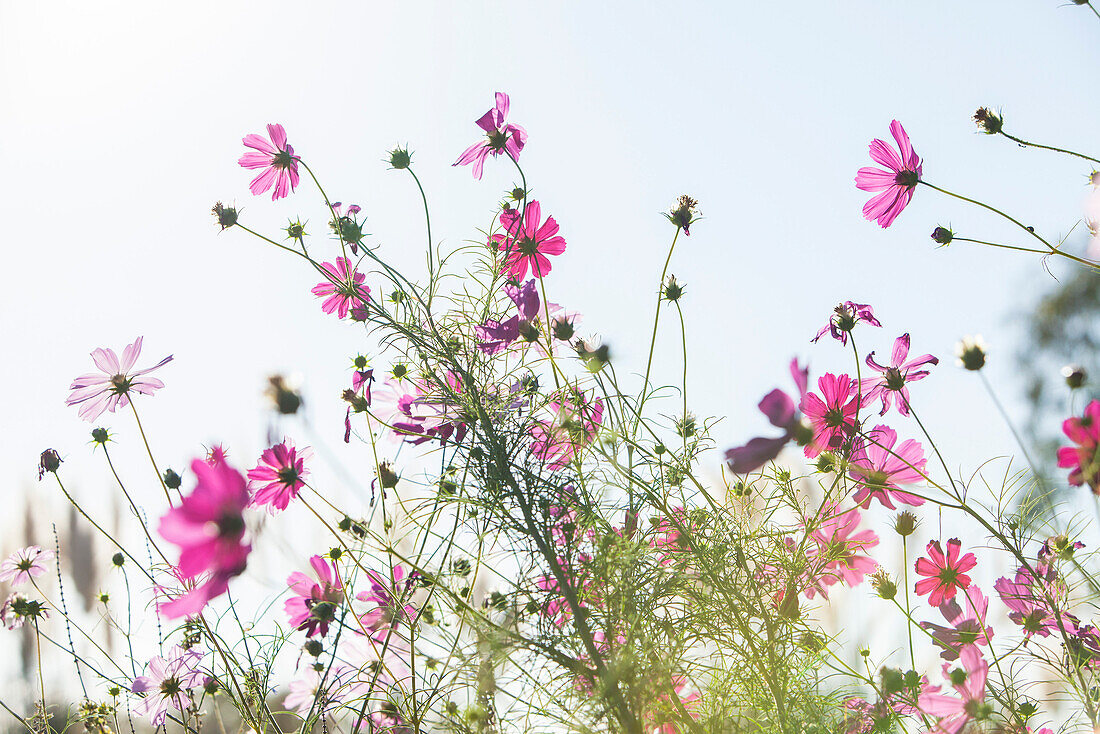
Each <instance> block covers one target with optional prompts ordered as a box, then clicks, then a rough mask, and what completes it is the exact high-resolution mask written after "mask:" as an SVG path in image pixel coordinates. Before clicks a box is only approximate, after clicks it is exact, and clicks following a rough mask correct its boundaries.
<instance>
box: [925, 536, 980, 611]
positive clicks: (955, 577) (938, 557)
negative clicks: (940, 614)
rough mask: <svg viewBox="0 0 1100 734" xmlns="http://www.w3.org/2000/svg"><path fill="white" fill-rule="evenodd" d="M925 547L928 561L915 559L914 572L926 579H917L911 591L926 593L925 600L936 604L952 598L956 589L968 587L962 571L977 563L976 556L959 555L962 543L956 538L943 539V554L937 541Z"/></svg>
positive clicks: (967, 578)
mask: <svg viewBox="0 0 1100 734" xmlns="http://www.w3.org/2000/svg"><path fill="white" fill-rule="evenodd" d="M926 550H927V552H928V555H929V556H930V557H931V560H929V559H928V558H918V559H917V562H916V564H915V567H916V570H917V574H918V575H920V576H925V577H926V578H923V579H921V580H920V581H918V582H917V583H916V585H915V587H914V590H915V591H916V592H917V594H918V595H920V596H924V595H925V594H928V595H929V596H928V603H929V604H931V605H932V606H934V607H938V606H939V605H941V604H943V603H944V602H945V601H947V600H948V599H954V598H955V592H956V591H958V590H959V589H966V588H969V587H970V577H969V576H967V575H966V572H967V571H969V570H970V569H972V568H974V567H975V566H977V565H978V559H977V558H975V557H974V554H973V553H967V554H966V555H965V556H962V557H960V556H959V554H960V553H961V552H962V542H961V541H960V540H959V539H958V538H951V539H950V540H948V541H947V554H946V555H944V552H943V548H942V547H941V546H940V541H938V540H933V541H931V542H929V543H928V547H927V548H926Z"/></svg>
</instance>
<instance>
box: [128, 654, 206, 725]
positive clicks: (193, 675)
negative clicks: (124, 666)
mask: <svg viewBox="0 0 1100 734" xmlns="http://www.w3.org/2000/svg"><path fill="white" fill-rule="evenodd" d="M202 657H203V656H202V653H201V652H198V651H197V650H184V649H183V648H182V647H180V646H179V645H175V646H173V647H172V648H171V649H170V650H168V653H167V655H166V657H161V656H160V655H157V656H155V657H153V658H152V659H151V660H149V674H148V675H141V676H138V677H137V678H134V682H133V685H132V687H131V689H130V690H132V691H133V692H134V693H144V694H145V698H143V699H142V700H141V702H140V703H138V704H137V705H136V706H134V708H133V712H134V713H135V714H137V715H138V716H148V717H149V722H150V723H151V724H152V725H153V726H160V725H162V724H163V723H164V720H165V719H166V718H167V716H168V709H169V708H173V709H175V710H176V711H183V710H185V709H188V708H190V707H191V706H192V701H191V697H190V695H189V691H190V690H191V689H192V688H197V687H198V686H201V685H202V684H203V683H204V681H205V679H206V675H205V674H204V673H203V672H202V671H201V670H199V663H201V662H202Z"/></svg>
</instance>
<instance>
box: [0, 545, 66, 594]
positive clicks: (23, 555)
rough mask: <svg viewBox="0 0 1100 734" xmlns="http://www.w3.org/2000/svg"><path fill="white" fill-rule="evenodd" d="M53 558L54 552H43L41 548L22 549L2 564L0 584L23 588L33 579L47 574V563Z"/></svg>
mask: <svg viewBox="0 0 1100 734" xmlns="http://www.w3.org/2000/svg"><path fill="white" fill-rule="evenodd" d="M53 558H54V552H53V551H51V550H42V547H41V546H37V545H28V546H27V547H26V548H20V549H19V550H17V551H15V552H14V553H12V554H11V555H10V556H8V557H7V558H5V559H4V560H3V561H2V562H0V582H4V581H6V582H8V583H10V584H11V585H12V586H22V585H23V584H25V583H27V582H29V581H30V580H31V578H32V577H34V578H38V577H39V576H41V575H42V574H44V573H46V570H47V568H46V563H47V562H48V561H52V560H53Z"/></svg>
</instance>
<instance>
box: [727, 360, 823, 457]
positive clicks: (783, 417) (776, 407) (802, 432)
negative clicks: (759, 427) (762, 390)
mask: <svg viewBox="0 0 1100 734" xmlns="http://www.w3.org/2000/svg"><path fill="white" fill-rule="evenodd" d="M790 370H791V377H792V378H794V384H795V386H796V387H797V388H798V399H799V402H801V401H802V399H803V398H804V397H806V387H807V382H808V380H809V376H810V370H809V368H808V367H799V366H798V359H792V360H791V365H790ZM757 408H759V409H760V412H761V413H763V414H764V415H765V416H767V418H768V421H769V422H770V423H771V424H772V425H773V426H775V427H776V428H782V429H783V435H782V436H780V437H778V438H767V437H764V436H757V437H756V438H754V439H751V440H750V441H749V442H748V443H747V444H745V445H744V446H735V447H734V448H732V449H729V450H728V451H726V465H727V466H729V469H730V471H731V472H733V473H734V474H751V473H752V472H754V471H756V470H757V469H759V468H760V467H762V466H764V464H767V463H768V462H769V461H772V460H773V459H775V457H777V456H779V452H780V451H782V450H783V447H784V446H786V445H787V444H788V443H789V442H790V441H791V440H792V439H793V440H794V441H796V442H798V443H799V444H807V443H809V442H810V440H811V439H812V438H813V433H812V431H811V430H810V429H809V428H808V427H807V426H806V425H805V424H804V423H803V422H802V415H801V414H800V413H799V411H798V405H797V404H796V403H795V401H794V400H793V399H791V397H790V396H789V395H787V393H785V392H783V391H782V390H779V389H775V390H772V391H771V392H770V393H768V394H767V395H765V396H764V397H763V399H762V400H761V401H760V403H759V404H758V405H757Z"/></svg>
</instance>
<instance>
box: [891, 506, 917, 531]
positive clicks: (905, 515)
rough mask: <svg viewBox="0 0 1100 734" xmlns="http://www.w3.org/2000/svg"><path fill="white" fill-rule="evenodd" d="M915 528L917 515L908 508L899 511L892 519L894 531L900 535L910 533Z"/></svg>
mask: <svg viewBox="0 0 1100 734" xmlns="http://www.w3.org/2000/svg"><path fill="white" fill-rule="evenodd" d="M916 529H917V516H916V515H914V514H913V513H912V512H910V511H909V510H905V511H904V512H899V513H898V516H897V517H896V518H895V519H894V532H895V533H897V534H898V535H900V536H901V537H903V538H904V537H907V536H909V535H912V534H913V533H914V532H915V531H916Z"/></svg>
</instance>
